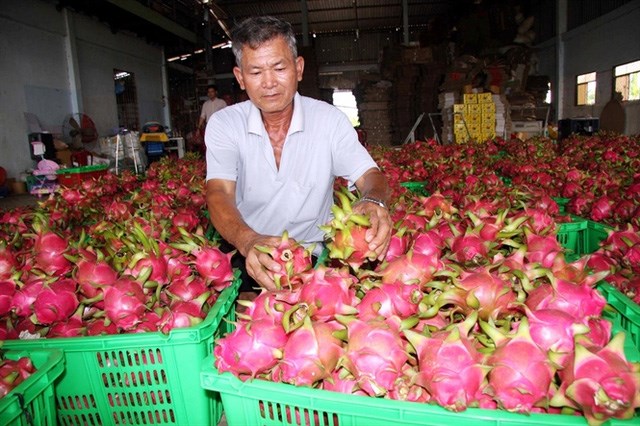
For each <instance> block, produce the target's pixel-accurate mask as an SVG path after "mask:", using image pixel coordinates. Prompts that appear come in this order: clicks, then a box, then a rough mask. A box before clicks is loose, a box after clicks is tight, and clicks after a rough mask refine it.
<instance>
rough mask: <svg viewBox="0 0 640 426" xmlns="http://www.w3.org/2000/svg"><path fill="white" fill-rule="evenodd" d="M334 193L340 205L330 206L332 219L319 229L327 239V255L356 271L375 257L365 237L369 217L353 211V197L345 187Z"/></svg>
mask: <svg viewBox="0 0 640 426" xmlns="http://www.w3.org/2000/svg"><path fill="white" fill-rule="evenodd" d="M335 194H336V197H338V199H339V200H340V206H338V205H337V204H334V205H333V206H332V207H331V212H332V213H333V219H332V220H331V222H329V223H328V224H327V225H324V226H321V229H322V230H323V231H324V232H325V236H326V238H327V240H328V242H327V248H328V249H329V257H330V258H331V259H339V260H340V261H341V262H344V263H345V264H346V265H349V266H351V268H353V270H354V271H356V272H357V271H358V270H359V269H360V267H361V266H362V265H363V264H364V263H365V262H367V261H372V260H375V258H376V254H375V252H373V251H372V250H371V249H369V243H368V242H367V241H366V239H365V238H366V234H367V231H368V230H369V226H370V223H369V218H368V217H367V216H363V215H360V214H356V213H354V212H353V210H352V204H351V203H352V198H354V197H353V195H352V194H351V193H349V192H348V191H347V190H346V188H344V187H343V188H342V191H336V193H335Z"/></svg>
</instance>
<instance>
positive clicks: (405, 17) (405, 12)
mask: <svg viewBox="0 0 640 426" xmlns="http://www.w3.org/2000/svg"><path fill="white" fill-rule="evenodd" d="M402 28H403V34H404V45H405V46H408V45H409V0H402Z"/></svg>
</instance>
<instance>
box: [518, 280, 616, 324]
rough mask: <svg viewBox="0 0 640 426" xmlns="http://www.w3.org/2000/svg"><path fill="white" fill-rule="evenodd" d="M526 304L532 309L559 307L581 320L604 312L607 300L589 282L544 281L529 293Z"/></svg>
mask: <svg viewBox="0 0 640 426" xmlns="http://www.w3.org/2000/svg"><path fill="white" fill-rule="evenodd" d="M525 304H526V305H527V306H528V307H529V309H531V310H532V311H535V310H538V309H557V310H560V311H563V312H565V313H567V314H569V315H571V316H573V317H574V318H576V319H577V320H579V321H581V320H582V319H586V318H588V317H598V316H600V315H601V314H602V310H603V309H604V306H605V305H606V304H607V301H606V299H605V298H604V297H602V295H601V294H600V293H599V292H598V290H596V289H594V288H592V287H591V286H590V285H588V283H584V284H576V283H572V282H570V281H565V280H561V279H558V280H554V281H553V283H551V284H547V283H543V284H541V285H540V286H538V287H537V288H535V289H534V290H533V291H531V292H530V293H529V296H528V297H527V299H526V301H525Z"/></svg>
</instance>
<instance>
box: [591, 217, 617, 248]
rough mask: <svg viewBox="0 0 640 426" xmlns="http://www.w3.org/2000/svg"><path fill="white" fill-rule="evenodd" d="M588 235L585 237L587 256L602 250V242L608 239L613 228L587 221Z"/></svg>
mask: <svg viewBox="0 0 640 426" xmlns="http://www.w3.org/2000/svg"><path fill="white" fill-rule="evenodd" d="M587 225H588V226H587V233H586V237H585V254H589V253H593V252H594V251H597V250H598V249H599V248H600V242H601V241H604V240H606V239H607V237H608V236H609V232H611V231H612V230H613V228H612V227H610V226H607V225H603V224H601V223H598V222H594V221H592V220H589V221H587Z"/></svg>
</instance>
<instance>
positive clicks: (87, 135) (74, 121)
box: [62, 113, 98, 149]
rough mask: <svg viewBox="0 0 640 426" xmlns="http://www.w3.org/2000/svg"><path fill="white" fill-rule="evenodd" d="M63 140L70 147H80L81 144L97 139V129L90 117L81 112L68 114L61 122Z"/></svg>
mask: <svg viewBox="0 0 640 426" xmlns="http://www.w3.org/2000/svg"><path fill="white" fill-rule="evenodd" d="M62 135H63V137H64V141H65V142H66V143H67V144H68V145H69V146H71V147H72V148H77V149H81V148H82V145H83V144H86V143H91V142H94V141H96V140H98V131H97V130H96V125H95V124H94V122H93V120H92V119H91V117H89V116H88V115H87V114H83V113H74V114H70V115H68V116H67V117H66V118H65V119H64V121H63V122H62Z"/></svg>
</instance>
